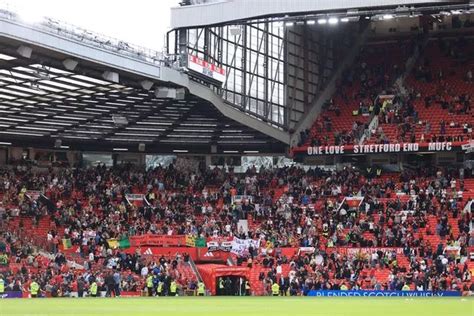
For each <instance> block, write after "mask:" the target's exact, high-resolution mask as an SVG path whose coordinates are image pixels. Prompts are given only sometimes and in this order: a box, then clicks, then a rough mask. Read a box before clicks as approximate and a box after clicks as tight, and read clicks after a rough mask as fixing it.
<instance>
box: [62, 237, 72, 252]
mask: <svg viewBox="0 0 474 316" xmlns="http://www.w3.org/2000/svg"><path fill="white" fill-rule="evenodd" d="M71 247H72V243H71V239H69V238H68V239H63V249H65V250H66V249H69V248H71Z"/></svg>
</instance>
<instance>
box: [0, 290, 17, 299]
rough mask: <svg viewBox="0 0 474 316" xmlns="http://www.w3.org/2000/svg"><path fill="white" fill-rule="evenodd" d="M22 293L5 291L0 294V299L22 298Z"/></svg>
mask: <svg viewBox="0 0 474 316" xmlns="http://www.w3.org/2000/svg"><path fill="white" fill-rule="evenodd" d="M22 297H23V293H22V292H21V291H6V292H5V293H3V294H0V298H22Z"/></svg>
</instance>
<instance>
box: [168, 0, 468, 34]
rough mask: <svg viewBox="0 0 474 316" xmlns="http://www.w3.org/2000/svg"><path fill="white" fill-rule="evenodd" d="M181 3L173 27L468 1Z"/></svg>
mask: <svg viewBox="0 0 474 316" xmlns="http://www.w3.org/2000/svg"><path fill="white" fill-rule="evenodd" d="M183 4H187V5H182V6H181V7H174V8H171V27H172V28H175V29H178V28H190V27H198V26H206V25H219V24H234V23H237V24H238V23H243V22H245V21H249V20H255V19H261V18H269V17H271V18H277V19H279V20H286V19H289V20H292V19H295V18H301V19H306V18H311V16H312V15H313V17H314V15H315V14H327V13H338V14H340V15H342V16H359V15H369V16H372V15H375V14H376V13H377V11H380V10H381V11H380V12H379V13H382V12H390V11H392V12H397V9H405V10H407V11H418V10H423V11H429V10H441V9H443V10H448V9H449V8H450V7H452V8H463V9H467V8H469V1H467V0H377V1H374V0H318V1H307V0H292V1H288V0H273V1H272V2H271V5H269V3H268V2H267V1H258V0H235V1H228V0H188V1H186V0H184V1H183ZM190 4H191V5H190ZM408 6H409V7H408ZM457 6H459V7H457Z"/></svg>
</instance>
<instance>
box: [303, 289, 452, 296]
mask: <svg viewBox="0 0 474 316" xmlns="http://www.w3.org/2000/svg"><path fill="white" fill-rule="evenodd" d="M308 296H344V297H346V296H354V297H361V296H367V297H372V296H380V297H393V296H412V297H427V296H461V292H457V291H442V292H441V291H440V292H432V291H315V290H311V291H309V292H308Z"/></svg>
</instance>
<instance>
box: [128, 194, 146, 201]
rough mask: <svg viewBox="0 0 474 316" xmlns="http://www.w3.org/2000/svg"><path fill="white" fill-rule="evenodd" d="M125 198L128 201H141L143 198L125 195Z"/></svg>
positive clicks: (141, 195) (141, 196)
mask: <svg viewBox="0 0 474 316" xmlns="http://www.w3.org/2000/svg"><path fill="white" fill-rule="evenodd" d="M125 197H126V198H127V200H129V201H143V198H144V197H145V196H144V195H143V194H125Z"/></svg>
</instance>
